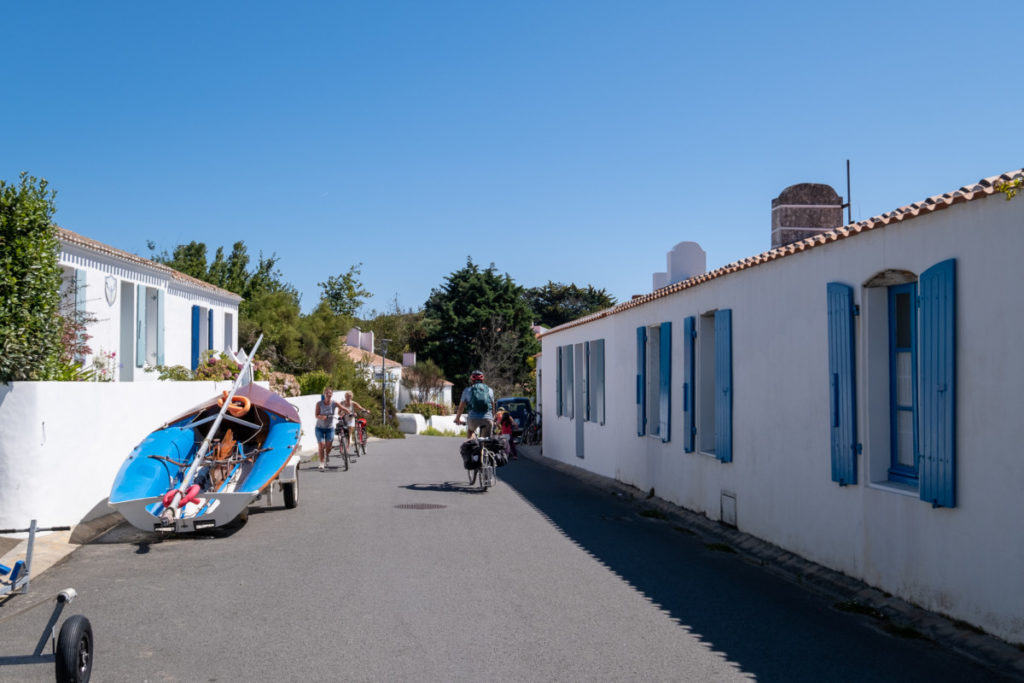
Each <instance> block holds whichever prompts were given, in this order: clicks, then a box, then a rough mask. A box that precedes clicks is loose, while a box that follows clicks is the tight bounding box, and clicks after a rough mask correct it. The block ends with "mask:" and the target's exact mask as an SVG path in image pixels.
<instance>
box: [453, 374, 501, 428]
mask: <svg viewBox="0 0 1024 683" xmlns="http://www.w3.org/2000/svg"><path fill="white" fill-rule="evenodd" d="M469 381H470V385H469V386H468V387H466V388H465V389H463V391H462V397H461V398H460V399H459V407H458V409H457V410H456V411H455V424H457V425H461V424H462V413H463V412H465V413H466V438H469V437H471V436H472V435H473V433H474V432H476V430H477V429H479V430H480V436H483V437H488V436H490V435H491V433H492V431H493V430H494V413H495V409H494V390H493V389H491V388H490V387H489V386H487V385H486V384H484V373H483V372H481V371H480V370H474V371H473V372H471V373H470V375H469Z"/></svg>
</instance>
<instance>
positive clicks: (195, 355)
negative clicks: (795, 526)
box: [192, 306, 199, 371]
mask: <svg viewBox="0 0 1024 683" xmlns="http://www.w3.org/2000/svg"><path fill="white" fill-rule="evenodd" d="M198 367H199V307H198V306H193V307H192V370H193V371H195V369H196V368H198Z"/></svg>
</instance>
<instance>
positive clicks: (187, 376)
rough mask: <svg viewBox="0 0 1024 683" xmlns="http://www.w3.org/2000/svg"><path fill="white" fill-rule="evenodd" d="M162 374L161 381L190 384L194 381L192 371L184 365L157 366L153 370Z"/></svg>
mask: <svg viewBox="0 0 1024 683" xmlns="http://www.w3.org/2000/svg"><path fill="white" fill-rule="evenodd" d="M153 369H154V370H156V371H157V372H159V373H160V377H159V379H161V380H164V381H166V380H171V381H172V382H188V381H191V380H192V371H191V370H189V369H188V368H186V367H185V366H184V365H157V366H156V367H155V368H153Z"/></svg>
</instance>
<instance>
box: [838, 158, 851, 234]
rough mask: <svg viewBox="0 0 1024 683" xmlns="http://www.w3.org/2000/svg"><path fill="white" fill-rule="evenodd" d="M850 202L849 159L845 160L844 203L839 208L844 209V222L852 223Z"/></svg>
mask: <svg viewBox="0 0 1024 683" xmlns="http://www.w3.org/2000/svg"><path fill="white" fill-rule="evenodd" d="M851 204H853V199H852V198H851V197H850V160H849V159H847V160H846V203H845V204H843V205H842V206H840V207H839V208H840V209H846V224H847V225H849V224H850V223H853V216H852V215H851V208H850V206H851Z"/></svg>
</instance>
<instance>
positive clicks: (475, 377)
mask: <svg viewBox="0 0 1024 683" xmlns="http://www.w3.org/2000/svg"><path fill="white" fill-rule="evenodd" d="M469 381H470V382H483V381H484V373H482V372H481V371H479V370H474V371H473V372H471V373H469Z"/></svg>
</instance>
